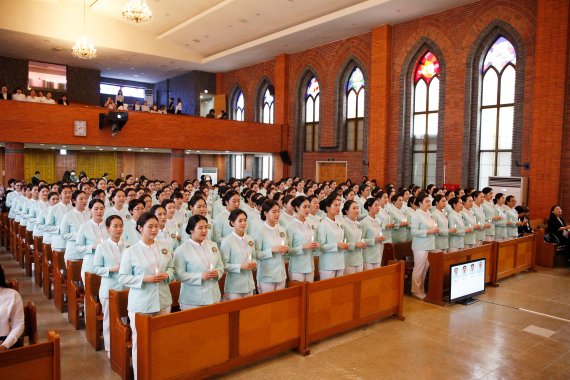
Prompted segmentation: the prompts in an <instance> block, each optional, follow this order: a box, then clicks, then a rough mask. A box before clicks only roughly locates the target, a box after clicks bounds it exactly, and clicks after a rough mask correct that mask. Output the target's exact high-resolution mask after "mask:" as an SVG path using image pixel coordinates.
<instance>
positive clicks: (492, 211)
mask: <svg viewBox="0 0 570 380" xmlns="http://www.w3.org/2000/svg"><path fill="white" fill-rule="evenodd" d="M481 192H482V193H483V196H484V201H483V204H482V205H481V207H482V208H483V212H484V213H485V222H486V223H487V224H488V225H489V228H485V241H494V240H495V223H496V221H498V220H500V219H501V217H500V216H499V215H497V208H496V207H495V205H494V204H493V189H491V188H490V187H485V188H483V190H481Z"/></svg>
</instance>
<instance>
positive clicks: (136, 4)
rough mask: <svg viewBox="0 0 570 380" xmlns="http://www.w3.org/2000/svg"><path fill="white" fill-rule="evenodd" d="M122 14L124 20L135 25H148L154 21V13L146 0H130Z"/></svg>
mask: <svg viewBox="0 0 570 380" xmlns="http://www.w3.org/2000/svg"><path fill="white" fill-rule="evenodd" d="M122 14H123V17H124V18H126V19H127V20H129V21H131V22H134V23H135V24H147V23H149V22H151V21H152V12H151V10H150V8H149V7H148V5H147V4H146V0H129V2H128V3H127V5H125V7H124V8H123V12H122Z"/></svg>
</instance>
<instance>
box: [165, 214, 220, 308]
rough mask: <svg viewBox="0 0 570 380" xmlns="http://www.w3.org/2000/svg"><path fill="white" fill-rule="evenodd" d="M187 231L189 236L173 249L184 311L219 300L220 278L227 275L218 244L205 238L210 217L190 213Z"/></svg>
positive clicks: (180, 300) (181, 304)
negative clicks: (180, 284)
mask: <svg viewBox="0 0 570 380" xmlns="http://www.w3.org/2000/svg"><path fill="white" fill-rule="evenodd" d="M186 232H187V233H188V235H190V239H188V241H186V242H185V243H183V244H182V245H181V246H180V247H178V248H177V249H176V251H175V252H174V268H175V272H176V278H177V279H178V280H179V281H180V282H181V283H182V287H181V288H180V298H179V301H178V302H179V303H180V309H181V310H188V309H194V308H196V307H199V306H204V305H211V304H214V303H218V302H220V300H221V294H220V286H219V285H218V281H219V280H220V278H222V275H223V274H224V264H223V262H222V258H221V255H220V252H219V250H218V246H217V244H216V243H215V242H213V241H211V240H208V239H206V236H207V235H208V220H207V219H206V218H205V217H204V216H201V215H194V216H191V217H190V219H188V225H187V226H186Z"/></svg>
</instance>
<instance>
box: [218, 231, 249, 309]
mask: <svg viewBox="0 0 570 380" xmlns="http://www.w3.org/2000/svg"><path fill="white" fill-rule="evenodd" d="M220 252H221V254H222V261H223V262H224V268H225V271H226V281H225V285H224V293H225V298H226V299H227V300H228V301H231V300H233V299H237V298H242V297H246V296H250V295H252V294H253V291H254V290H255V282H254V281H253V272H252V271H251V270H245V269H242V268H241V265H242V264H244V263H248V262H255V259H256V256H255V243H254V241H253V238H252V237H251V236H249V235H247V234H244V235H243V236H239V235H238V234H236V233H235V232H232V233H231V235H230V236H227V237H226V238H224V240H222V245H221V246H220Z"/></svg>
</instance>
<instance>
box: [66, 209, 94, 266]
mask: <svg viewBox="0 0 570 380" xmlns="http://www.w3.org/2000/svg"><path fill="white" fill-rule="evenodd" d="M89 218H90V214H89V211H88V210H83V211H78V210H77V209H73V210H71V211H70V212H68V213H67V214H65V215H64V216H63V219H62V220H61V225H60V228H59V230H60V234H61V237H62V238H63V240H64V241H65V260H66V261H67V260H74V261H75V260H82V259H83V255H82V254H81V253H77V252H76V248H75V246H76V242H75V241H76V238H77V231H79V227H81V225H82V224H84V223H86V222H88V221H89Z"/></svg>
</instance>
